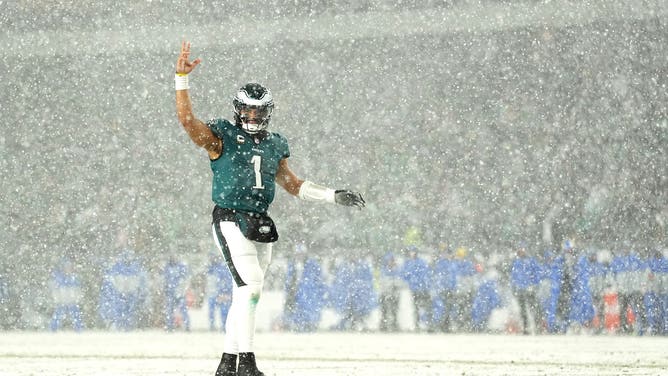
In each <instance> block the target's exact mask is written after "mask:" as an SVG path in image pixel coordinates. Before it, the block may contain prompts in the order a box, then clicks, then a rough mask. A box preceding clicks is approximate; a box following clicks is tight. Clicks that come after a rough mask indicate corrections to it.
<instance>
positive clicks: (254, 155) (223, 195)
mask: <svg viewBox="0 0 668 376" xmlns="http://www.w3.org/2000/svg"><path fill="white" fill-rule="evenodd" d="M207 125H208V126H209V128H210V129H211V131H212V132H213V134H215V135H216V137H218V138H220V139H221V140H223V153H222V154H221V156H220V157H219V158H218V159H216V160H212V161H211V170H212V171H213V187H212V191H211V195H212V199H213V202H215V203H216V205H218V206H220V207H222V208H229V209H236V210H241V211H246V212H255V213H265V212H266V211H267V209H268V208H269V204H271V202H272V201H274V194H275V193H276V181H275V179H276V172H277V171H278V163H279V162H280V161H281V159H283V158H288V157H289V156H290V149H289V148H288V141H287V140H286V139H285V138H284V137H283V136H281V135H279V134H278V133H269V135H268V136H266V137H265V138H258V137H256V136H254V135H251V134H248V133H246V132H244V130H243V129H241V128H239V127H237V126H236V125H234V124H232V123H230V122H229V121H228V120H225V119H215V120H211V121H209V122H208V123H207Z"/></svg>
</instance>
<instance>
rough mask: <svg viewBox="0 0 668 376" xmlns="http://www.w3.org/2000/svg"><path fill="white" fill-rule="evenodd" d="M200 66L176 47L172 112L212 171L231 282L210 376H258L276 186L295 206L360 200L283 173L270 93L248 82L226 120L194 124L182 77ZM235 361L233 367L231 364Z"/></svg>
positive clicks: (283, 151)
mask: <svg viewBox="0 0 668 376" xmlns="http://www.w3.org/2000/svg"><path fill="white" fill-rule="evenodd" d="M200 62H201V59H195V60H192V61H191V60H190V43H189V42H186V41H184V42H182V44H181V53H180V54H179V57H178V60H177V62H176V75H175V78H174V81H175V88H176V112H177V116H178V119H179V121H180V122H181V124H182V125H183V128H184V129H185V131H186V132H187V133H188V135H189V136H190V138H191V139H192V141H193V142H194V143H195V144H196V145H197V146H199V147H202V148H204V150H206V151H207V153H208V154H209V159H210V165H211V170H212V171H213V186H212V199H213V202H214V204H215V206H214V210H213V222H212V230H213V237H214V240H215V242H216V245H217V246H218V248H219V249H220V251H221V253H222V254H223V257H224V258H225V262H226V264H227V267H228V268H229V270H230V273H231V274H232V277H233V279H234V286H233V292H232V305H231V307H230V311H229V313H228V316H227V320H226V323H225V340H224V346H223V356H222V359H221V361H220V364H219V366H218V369H217V370H216V376H223V375H224V376H234V375H238V376H261V375H263V373H262V372H260V371H259V370H258V369H257V366H256V362H255V355H254V352H253V337H254V332H255V310H256V306H257V303H258V301H259V299H260V294H261V292H262V285H263V282H264V274H265V271H266V268H267V266H268V265H269V261H270V260H271V250H272V243H273V242H275V241H276V239H277V238H278V234H277V232H276V227H275V225H274V222H273V221H272V220H271V218H270V217H269V215H268V214H267V210H268V209H269V205H270V204H271V202H272V201H273V199H274V193H275V186H276V183H278V185H280V186H281V187H283V189H285V190H286V191H287V192H288V193H290V194H292V195H294V196H297V197H299V198H300V199H303V200H308V201H318V202H329V203H336V204H340V205H344V206H354V207H358V208H360V209H361V208H362V207H364V205H365V202H364V199H363V198H362V195H361V194H360V193H358V192H354V191H350V190H334V189H330V188H327V187H324V186H321V185H318V184H315V183H313V182H311V181H308V180H302V179H300V178H298V177H297V176H296V175H295V173H294V172H292V170H290V167H288V157H289V156H290V150H289V148H288V142H287V140H286V139H285V138H284V137H283V136H281V135H280V134H278V133H274V132H270V131H268V126H269V122H270V120H271V116H272V112H273V109H274V100H273V97H272V95H271V92H270V91H269V90H268V89H267V88H266V87H264V86H262V85H260V84H257V83H249V84H246V85H244V86H242V87H241V88H239V90H238V91H237V92H236V95H235V96H234V99H233V106H234V119H233V121H228V120H226V119H215V120H211V121H209V122H207V123H204V122H202V121H201V120H199V119H198V118H197V117H195V115H194V114H193V109H192V103H191V101H190V96H189V93H188V89H189V84H188V74H189V73H191V72H192V71H193V69H194V68H195V67H197V65H198V64H199V63H200ZM237 360H238V365H237Z"/></svg>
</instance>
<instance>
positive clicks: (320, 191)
mask: <svg viewBox="0 0 668 376" xmlns="http://www.w3.org/2000/svg"><path fill="white" fill-rule="evenodd" d="M298 196H299V198H301V199H302V200H306V201H321V202H329V203H332V204H334V203H336V198H335V197H336V191H334V190H333V189H331V188H327V187H323V186H322V185H318V184H315V183H313V182H311V181H308V180H305V181H304V182H303V183H302V186H301V187H300V188H299V194H298Z"/></svg>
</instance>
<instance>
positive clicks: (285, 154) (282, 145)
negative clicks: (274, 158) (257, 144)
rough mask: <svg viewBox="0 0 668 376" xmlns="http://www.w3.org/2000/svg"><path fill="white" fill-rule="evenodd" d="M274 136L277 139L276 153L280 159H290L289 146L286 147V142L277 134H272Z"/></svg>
mask: <svg viewBox="0 0 668 376" xmlns="http://www.w3.org/2000/svg"><path fill="white" fill-rule="evenodd" d="M274 136H276V138H277V142H276V144H277V146H278V153H279V155H280V156H281V159H285V158H289V157H290V146H288V140H287V139H286V138H285V137H283V136H281V135H280V134H278V133H274Z"/></svg>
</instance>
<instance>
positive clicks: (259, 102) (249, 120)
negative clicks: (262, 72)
mask: <svg viewBox="0 0 668 376" xmlns="http://www.w3.org/2000/svg"><path fill="white" fill-rule="evenodd" d="M232 103H233V104H234V118H235V120H236V123H237V126H239V127H241V128H242V129H243V130H244V131H245V132H246V133H249V134H257V133H260V132H263V131H265V130H266V129H267V127H268V126H269V120H270V119H271V114H272V112H273V110H274V100H273V97H272V95H271V92H270V91H269V90H268V89H267V88H265V87H264V86H262V85H259V84H253V83H251V84H247V85H245V86H243V87H241V88H240V89H239V90H238V91H237V94H236V95H235V96H234V99H233V100H232Z"/></svg>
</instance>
